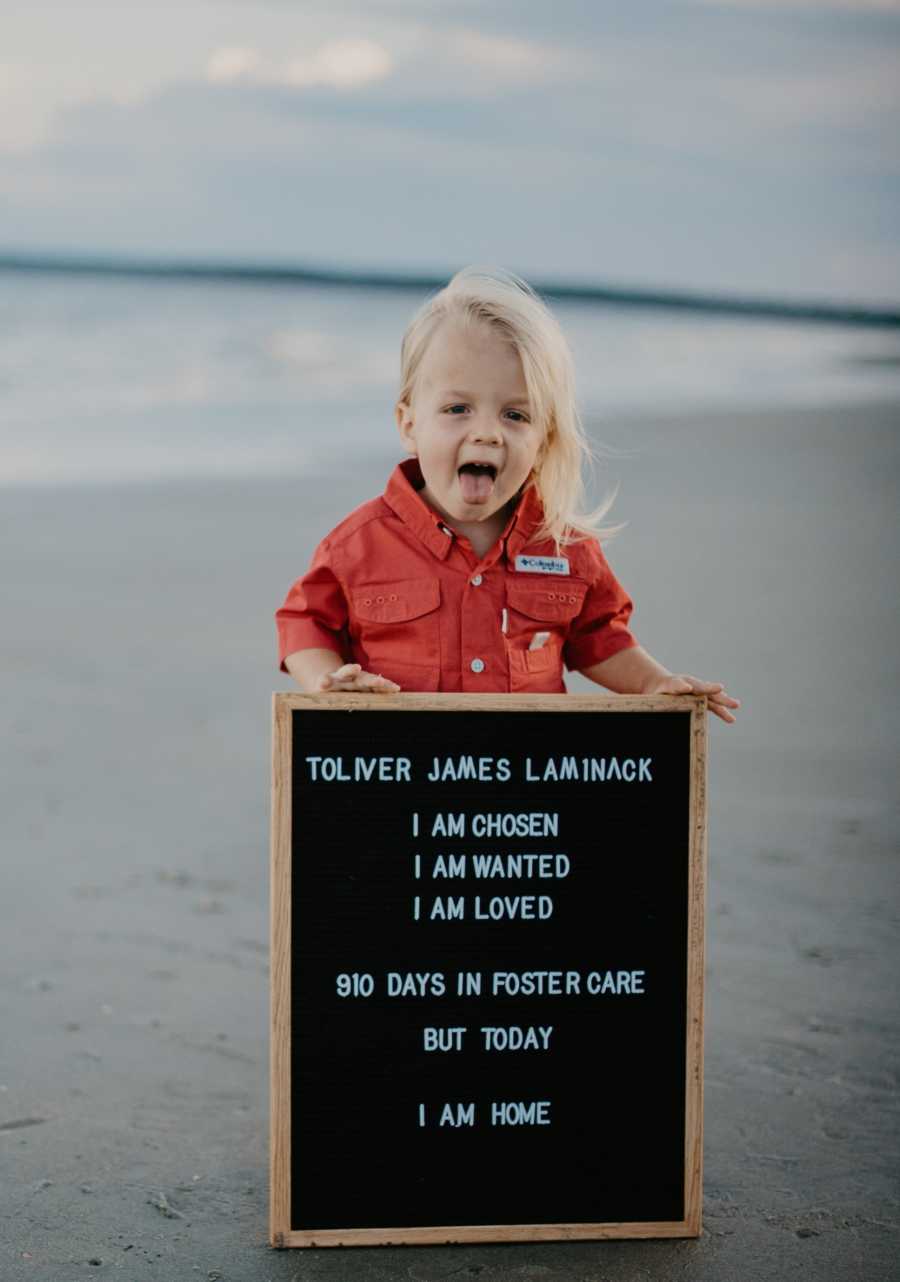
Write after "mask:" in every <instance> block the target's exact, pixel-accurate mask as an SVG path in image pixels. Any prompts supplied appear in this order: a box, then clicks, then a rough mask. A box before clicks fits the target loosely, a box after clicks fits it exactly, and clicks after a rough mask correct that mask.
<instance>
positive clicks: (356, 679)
mask: <svg viewBox="0 0 900 1282" xmlns="http://www.w3.org/2000/svg"><path fill="white" fill-rule="evenodd" d="M284 666H285V667H286V668H287V670H288V672H289V673H290V674H291V676H292V677H293V678H294V680H295V681H296V682H297V684H298V685H299V686H300V688H301V690H305V691H306V693H307V694H321V693H323V692H325V691H328V692H332V693H333V692H334V691H338V690H339V691H346V690H359V691H365V692H366V693H369V692H372V693H376V694H395V693H396V692H397V691H398V690H399V689H400V687H399V686H398V685H397V683H396V681H389V680H388V678H387V677H383V676H381V675H380V674H376V673H374V672H365V671H363V669H362V668H361V667H360V665H359V664H358V663H344V660H343V659H342V658H341V656H340V655H339V654H337V653H336V652H335V651H334V650H295V651H294V653H293V654H289V655H287V656H286V657H285V660H284Z"/></svg>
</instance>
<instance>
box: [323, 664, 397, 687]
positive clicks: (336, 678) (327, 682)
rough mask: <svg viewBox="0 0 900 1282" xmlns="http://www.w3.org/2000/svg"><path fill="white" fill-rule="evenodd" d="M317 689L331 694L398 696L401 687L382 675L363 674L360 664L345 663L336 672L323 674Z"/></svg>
mask: <svg viewBox="0 0 900 1282" xmlns="http://www.w3.org/2000/svg"><path fill="white" fill-rule="evenodd" d="M317 689H318V690H320V691H322V692H323V693H326V692H327V693H329V694H334V693H336V692H343V691H347V690H358V691H359V692H360V693H364V694H396V693H397V691H398V690H399V689H400V687H399V686H398V685H397V683H396V681H389V680H388V678H387V677H383V676H382V675H381V673H375V672H363V670H362V668H361V666H360V665H359V664H358V663H345V664H344V666H343V667H342V668H338V669H337V670H336V671H335V672H325V673H323V674H322V676H321V677H319V684H318V687H317Z"/></svg>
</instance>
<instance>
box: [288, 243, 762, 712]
mask: <svg viewBox="0 0 900 1282" xmlns="http://www.w3.org/2000/svg"><path fill="white" fill-rule="evenodd" d="M395 413H396V419H397V425H398V427H399V430H400V437H401V440H402V441H403V444H404V446H405V447H406V452H407V453H408V454H409V455H411V457H410V458H409V459H407V460H406V461H404V462H402V463H398V465H397V466H396V468H395V469H394V471H393V473H392V474H391V476H390V478H389V480H388V483H387V488H386V489H385V491H384V493H383V494H382V495H381V496H380V497H378V498H374V499H372V500H370V501H369V502H367V503H364V504H362V506H361V507H358V508H357V509H356V511H354V512H351V514H350V515H349V516H348V517H346V518H345V519H344V520H343V521H342V522H341V523H340V524H339V525H338V526H336V527H335V529H334V530H332V531H331V533H330V534H329V535H327V536H326V538H324V539H323V540H322V542H321V543H320V544H319V546H318V548H317V549H316V551H315V554H314V556H313V559H312V564H311V565H310V568H309V570H308V571H307V573H306V574H305V575H303V577H302V578H300V579H298V580H297V581H296V583H295V584H294V585H293V587H292V588H291V589H290V591H289V592H288V594H287V598H286V599H285V602H284V604H283V605H282V606H281V608H280V609H279V610H278V611H277V612H276V615H275V618H276V624H277V629H278V641H279V659H280V667H281V671H283V672H289V673H290V674H291V676H292V677H294V679H295V680H296V681H297V682H298V684H299V685H300V686H301V687H302V688H303V689H304V690H307V691H353V690H356V691H367V692H369V691H377V692H382V693H385V694H392V693H395V692H396V691H398V690H454V691H460V690H464V691H481V692H487V691H509V692H513V693H541V692H543V693H553V692H565V688H566V687H565V685H564V683H563V666H565V667H566V668H568V669H569V670H577V671H579V672H581V673H582V674H583V675H584V676H586V677H588V678H590V680H591V681H595V682H597V684H598V685H602V686H605V687H606V688H607V689H609V690H614V691H616V692H618V693H628V694H689V693H692V692H693V693H698V694H705V695H706V696H707V698H708V700H709V710H710V711H711V712H714V713H715V714H716V715H717V716H719V717H721V718H722V720H723V721H726V722H733V721H734V720H735V718H734V716H733V714H732V713H731V712H730V711H729V709H730V708H738V707H740V702H739V700H737V699H733V698H731V697H730V696H729V695H728V694H727V693H726V692H725V689H724V687H723V685H722V683H721V682H718V681H715V682H714V681H701V680H699V679H698V678H697V677H692V676H689V675H687V674H686V673H672V672H670V671H669V670H668V669H667V668H665V667H663V666H662V664H660V663H658V662H657V661H656V660H655V659H654V658H652V657H651V656H650V655H649V654H648V653H647V651H646V650H644V649H643V648H642V647H641V646H640V645H639V644H638V642H637V640H636V638H635V637H634V636H633V634H632V633H631V632H630V631H629V628H628V620H629V616H630V615H631V611H632V602H631V600H630V598H629V597H628V595H627V594H626V592H625V591H624V590H623V588H622V587H621V585H620V584H619V583H618V581H617V580H616V578H615V576H614V575H613V572H612V570H611V569H610V567H609V565H608V563H607V561H606V558H605V556H604V555H603V552H602V551H601V549H600V545H599V542H598V539H599V538H600V537H608V535H609V534H610V533H614V532H615V531H614V530H609V529H601V528H600V527H599V522H600V520H601V519H602V517H603V516H604V515H605V513H606V511H607V510H608V506H609V504H606V505H604V506H603V507H602V508H600V509H599V510H598V511H596V512H593V513H589V514H585V513H582V512H581V511H580V501H581V496H582V492H583V487H582V463H583V460H585V459H586V458H588V457H589V454H590V451H589V446H588V442H587V439H586V437H585V435H584V432H583V429H582V427H581V424H580V422H579V419H578V414H577V410H576V406H575V397H574V373H573V367H572V358H571V353H570V351H569V347H568V344H567V342H566V339H565V337H564V335H563V333H562V331H561V329H560V327H559V324H558V323H557V321H556V319H555V318H554V316H553V315H552V313H551V312H550V311H549V309H548V308H547V307H546V306H545V305H544V303H543V302H542V301H541V299H540V298H539V297H538V296H537V295H536V294H535V293H534V291H533V290H532V289H531V288H530V286H528V285H527V284H526V283H525V281H523V280H521V279H520V278H519V277H517V276H515V275H513V274H512V273H508V272H500V271H482V270H479V269H476V268H465V269H463V270H462V271H460V272H458V273H457V274H456V275H455V276H454V277H453V279H452V280H451V281H450V283H449V285H447V286H446V287H445V288H444V289H442V290H441V291H440V292H438V293H437V294H435V295H433V296H432V297H431V298H429V299H427V300H426V302H425V303H424V304H423V305H422V307H421V308H420V309H419V311H418V312H417V313H416V315H415V316H414V317H413V320H412V322H411V323H410V325H409V327H408V329H407V331H406V334H405V335H404V337H403V343H402V348H401V389H400V397H399V400H398V402H397V405H396V409H395Z"/></svg>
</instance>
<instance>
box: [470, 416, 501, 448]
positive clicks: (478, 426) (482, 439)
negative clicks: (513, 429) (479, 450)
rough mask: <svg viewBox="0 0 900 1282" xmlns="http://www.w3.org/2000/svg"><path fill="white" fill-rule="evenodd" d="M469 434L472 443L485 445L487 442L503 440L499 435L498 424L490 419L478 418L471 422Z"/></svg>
mask: <svg viewBox="0 0 900 1282" xmlns="http://www.w3.org/2000/svg"><path fill="white" fill-rule="evenodd" d="M469 434H470V436H471V438H472V440H473V441H478V442H479V443H480V444H485V443H486V442H488V441H495V442H497V443H498V444H499V442H500V441H501V440H502V439H503V438H502V436H501V435H500V424H499V423H497V422H496V421H495V420H494V419H491V418H479V419H473V420H472V426H471V428H470V429H469Z"/></svg>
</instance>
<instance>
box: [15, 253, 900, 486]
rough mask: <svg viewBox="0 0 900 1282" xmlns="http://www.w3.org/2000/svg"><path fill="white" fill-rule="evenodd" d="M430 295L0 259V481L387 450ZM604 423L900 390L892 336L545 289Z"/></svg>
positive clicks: (594, 430)
mask: <svg viewBox="0 0 900 1282" xmlns="http://www.w3.org/2000/svg"><path fill="white" fill-rule="evenodd" d="M422 297H423V295H419V294H416V293H414V292H408V291H398V292H396V293H393V292H388V291H385V290H372V289H366V288H363V287H344V286H341V287H334V286H318V285H317V286H312V285H300V284H297V285H294V286H290V287H285V286H277V285H270V284H236V283H234V282H228V281H200V282H189V281H177V280H171V279H165V278H159V279H134V278H125V277H120V278H115V277H103V276H67V275H64V274H56V273H46V274H20V273H14V272H0V484H5V485H35V484H37V485H44V484H50V485H59V484H66V485H68V484H79V483H85V482H90V483H97V482H100V483H104V482H108V483H121V482H130V481H142V480H152V479H160V478H178V477H189V478H194V477H210V478H211V477H229V476H248V475H256V476H267V475H272V476H276V475H277V476H280V477H284V476H285V475H290V474H292V473H300V472H303V471H306V470H310V469H314V470H321V469H322V468H323V467H326V468H327V466H328V465H329V463H333V461H334V459H335V458H340V459H345V458H349V457H352V456H353V454H354V453H362V454H372V453H384V454H387V453H389V452H390V451H391V450H392V449H393V448H394V442H395V441H396V439H397V438H396V428H395V426H394V418H393V405H394V401H395V398H396V394H397V390H398V389H397V384H398V377H399V351H400V339H401V336H402V333H403V330H404V328H405V326H406V324H407V323H408V321H409V319H410V317H411V316H412V314H413V313H414V311H415V310H416V308H417V307H418V305H419V303H420V301H421V298H422ZM551 305H552V306H553V309H554V311H555V313H556V315H557V316H558V317H559V319H560V321H561V323H562V325H563V328H564V330H565V332H566V333H567V335H568V337H569V341H570V343H571V345H572V348H573V352H574V356H575V362H576V370H577V378H578V395H579V405H580V408H581V412H582V415H583V418H584V421H585V424H586V426H587V427H588V430H589V431H590V433H591V435H592V437H594V438H595V439H596V440H597V441H598V442H603V440H604V439H605V436H607V435H609V434H614V433H615V429H616V427H617V425H618V424H619V423H620V422H622V421H624V420H627V419H629V418H633V417H634V416H642V415H648V414H650V415H654V416H658V415H667V414H677V415H683V414H685V413H707V412H711V411H715V412H723V411H724V412H728V411H734V410H746V409H756V408H776V409H777V408H782V409H789V408H791V407H799V406H804V407H809V406H818V405H821V406H823V407H824V406H829V405H835V404H846V403H852V404H860V403H865V402H866V401H872V400H886V399H893V398H897V399H900V335H898V334H897V333H896V332H893V331H879V330H871V329H863V328H858V327H853V326H849V325H837V324H829V325H824V324H812V323H805V322H802V323H801V322H796V321H795V322H786V321H778V322H772V321H765V320H759V319H755V320H751V319H730V318H723V317H720V316H709V315H703V314H692V313H685V312H666V311H662V310H660V311H648V310H644V309H626V308H621V307H609V306H600V305H594V304H591V305H588V304H584V303H556V302H553V303H551Z"/></svg>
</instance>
